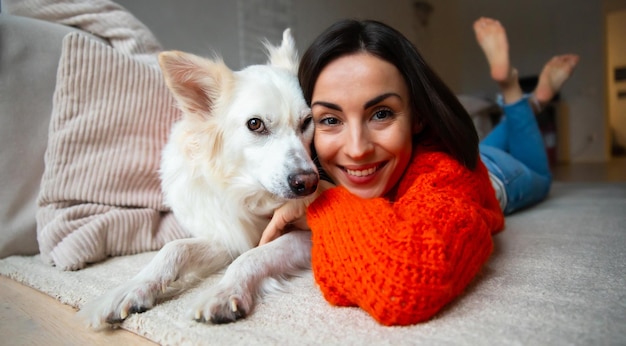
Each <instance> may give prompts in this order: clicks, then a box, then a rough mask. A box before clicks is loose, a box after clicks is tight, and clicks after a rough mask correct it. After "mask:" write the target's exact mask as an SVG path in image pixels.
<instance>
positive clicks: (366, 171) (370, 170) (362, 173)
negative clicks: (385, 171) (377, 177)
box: [346, 167, 378, 177]
mask: <svg viewBox="0 0 626 346" xmlns="http://www.w3.org/2000/svg"><path fill="white" fill-rule="evenodd" d="M376 170H378V167H371V168H368V169H361V170H354V169H348V168H346V172H347V173H348V174H350V175H353V176H355V177H364V176H367V175H371V174H374V172H376Z"/></svg>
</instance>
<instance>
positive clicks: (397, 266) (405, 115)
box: [262, 20, 504, 325]
mask: <svg viewBox="0 0 626 346" xmlns="http://www.w3.org/2000/svg"><path fill="white" fill-rule="evenodd" d="M299 79H300V83H301V86H302V89H303V92H304V97H305V99H306V101H307V102H308V104H309V105H310V106H311V110H312V114H313V120H314V122H315V136H314V148H313V149H314V155H315V156H314V157H316V159H317V160H318V161H319V165H320V167H321V171H322V172H323V174H322V177H323V178H326V179H327V180H329V181H331V182H332V184H333V185H331V186H330V188H329V186H327V184H325V186H324V188H325V189H326V190H325V191H324V192H322V193H321V195H320V196H319V197H318V198H317V199H316V200H315V201H314V202H313V203H312V204H311V205H310V206H309V208H308V210H307V215H306V218H307V223H308V224H309V226H310V228H311V230H312V240H313V250H312V267H313V272H314V276H315V280H316V282H317V284H318V285H319V287H320V289H321V290H322V292H323V294H324V297H325V298H326V299H327V300H328V301H329V302H330V303H332V304H334V305H338V306H359V307H361V308H362V309H364V310H366V311H367V312H368V313H370V314H371V315H372V316H373V317H374V318H375V319H376V320H377V321H379V322H380V323H382V324H385V325H406V324H413V323H417V322H420V321H425V320H428V319H429V318H431V317H432V316H433V315H434V314H436V313H437V312H438V311H440V310H441V308H442V307H443V306H445V305H446V304H448V303H449V302H450V301H452V300H453V299H454V298H455V297H457V296H458V295H460V294H461V292H462V291H463V290H464V289H465V287H466V286H467V285H468V284H469V282H470V281H471V280H472V279H473V278H474V277H475V276H476V274H477V273H478V271H479V270H480V268H481V267H482V265H483V264H484V263H485V262H486V261H487V259H488V257H489V255H490V253H491V251H492V248H493V242H492V238H491V236H492V234H494V233H496V232H498V231H500V230H502V228H503V226H504V216H503V213H502V210H501V207H500V204H499V202H498V200H497V199H496V195H495V193H494V189H493V187H492V183H491V180H490V176H489V173H488V171H487V169H486V168H485V166H484V164H483V163H482V161H481V160H480V158H479V152H478V136H477V134H476V131H475V129H474V126H473V123H472V121H471V119H470V117H469V115H468V114H467V112H466V111H465V110H464V109H463V107H462V106H461V104H460V103H459V102H458V100H457V98H456V97H455V95H454V94H453V93H452V92H451V91H450V90H449V89H448V88H447V87H446V86H445V85H444V83H443V82H442V81H441V80H440V79H439V78H438V77H437V75H436V74H435V73H434V72H433V71H432V70H431V69H430V67H428V65H427V64H426V63H425V62H424V60H423V59H422V57H421V56H420V54H419V53H418V52H417V50H416V49H415V47H414V46H413V45H412V44H411V43H410V42H409V41H408V40H407V39H406V38H405V37H404V36H403V35H401V34H400V33H399V32H397V31H396V30H394V29H393V28H391V27H389V26H387V25H385V24H382V23H379V22H375V21H354V20H344V21H340V22H338V23H336V24H334V25H332V26H331V27H330V28H328V29H327V30H326V31H324V32H323V33H322V34H321V35H320V36H319V37H318V38H317V39H316V40H315V41H314V42H313V44H312V45H311V46H310V47H309V49H308V50H307V51H306V52H305V54H304V56H303V58H302V61H301V64H300V70H299ZM334 185H336V186H337V187H332V186H334ZM299 216H300V215H285V214H284V213H281V210H279V211H277V212H276V214H275V217H274V219H275V220H276V219H278V220H279V221H278V222H272V223H271V224H270V227H268V230H266V232H265V233H264V235H263V240H262V242H266V241H268V240H271V239H272V238H273V237H274V236H275V234H276V230H277V229H282V228H283V226H284V225H285V223H286V222H288V221H290V220H294V219H296V218H297V217H299ZM272 227H275V228H274V229H272Z"/></svg>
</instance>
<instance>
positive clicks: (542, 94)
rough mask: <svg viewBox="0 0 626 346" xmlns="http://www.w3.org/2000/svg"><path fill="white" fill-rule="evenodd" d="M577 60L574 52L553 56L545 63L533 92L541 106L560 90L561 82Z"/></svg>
mask: <svg viewBox="0 0 626 346" xmlns="http://www.w3.org/2000/svg"><path fill="white" fill-rule="evenodd" d="M578 60H579V57H578V55H576V54H564V55H557V56H555V57H553V58H552V59H550V60H549V61H548V62H547V63H546V64H545V66H544V67H543V70H542V71H541V74H540V75H539V82H538V83H537V88H535V91H534V92H533V94H534V97H535V99H536V100H537V101H538V102H539V104H540V105H541V106H542V107H543V106H545V105H546V104H547V103H548V102H550V100H552V98H553V97H554V95H556V93H557V92H559V90H561V87H562V86H563V84H564V83H565V82H566V81H567V80H568V79H569V77H570V76H571V75H572V72H574V68H575V67H576V64H578Z"/></svg>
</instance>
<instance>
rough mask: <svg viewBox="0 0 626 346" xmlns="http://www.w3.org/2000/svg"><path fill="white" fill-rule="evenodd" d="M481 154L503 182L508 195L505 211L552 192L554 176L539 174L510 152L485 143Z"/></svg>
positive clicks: (528, 204)
mask: <svg viewBox="0 0 626 346" xmlns="http://www.w3.org/2000/svg"><path fill="white" fill-rule="evenodd" d="M479 149H480V156H481V159H482V161H483V162H484V164H485V166H486V167H487V169H488V170H489V171H490V172H491V173H493V174H494V175H495V176H496V177H498V179H500V181H502V183H503V184H504V189H505V190H506V195H507V205H506V207H505V208H504V210H503V212H504V214H505V215H509V214H511V213H513V212H514V211H516V210H520V209H523V208H526V207H528V206H531V205H533V204H535V203H538V202H540V201H542V200H543V199H545V198H546V196H547V195H548V193H549V192H550V185H551V183H552V178H551V176H550V175H544V174H539V173H537V172H535V171H533V170H532V169H530V168H529V167H528V166H527V165H526V164H524V163H522V162H521V161H519V160H517V159H516V158H515V157H513V156H511V155H510V154H509V153H507V152H505V151H503V150H500V149H498V148H495V147H491V146H488V145H485V144H481V145H480V146H479Z"/></svg>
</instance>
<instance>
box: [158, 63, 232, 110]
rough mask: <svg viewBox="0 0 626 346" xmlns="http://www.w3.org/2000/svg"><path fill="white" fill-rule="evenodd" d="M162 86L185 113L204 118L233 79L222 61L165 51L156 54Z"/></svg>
mask: <svg viewBox="0 0 626 346" xmlns="http://www.w3.org/2000/svg"><path fill="white" fill-rule="evenodd" d="M159 64H160V65H161V71H162V72H163V76H164V78H165V83H166V84H167V86H168V88H169V89H170V91H171V92H172V94H173V95H174V98H175V99H176V101H177V102H178V105H179V107H180V108H181V110H182V111H183V112H184V113H186V114H191V115H198V116H200V117H206V116H207V115H209V114H210V113H211V110H212V107H213V106H214V104H215V102H216V101H217V98H218V97H219V95H220V94H222V92H223V91H224V90H226V89H228V88H229V86H230V85H231V83H232V81H233V80H234V76H233V72H232V71H231V70H230V69H229V68H228V67H227V66H226V64H225V63H224V61H223V60H222V59H221V58H214V59H213V60H209V59H206V58H201V57H199V56H196V55H193V54H189V53H184V52H179V51H168V52H162V53H160V54H159Z"/></svg>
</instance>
